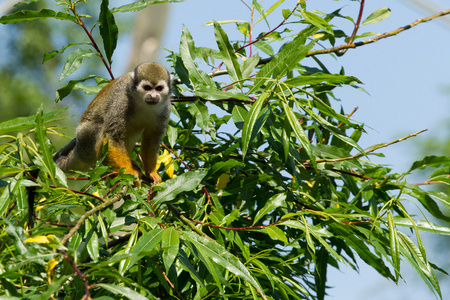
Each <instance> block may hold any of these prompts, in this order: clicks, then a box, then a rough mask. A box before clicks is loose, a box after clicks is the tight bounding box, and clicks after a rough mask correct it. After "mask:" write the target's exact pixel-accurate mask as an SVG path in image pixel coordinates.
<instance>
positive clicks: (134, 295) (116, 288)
mask: <svg viewBox="0 0 450 300" xmlns="http://www.w3.org/2000/svg"><path fill="white" fill-rule="evenodd" d="M96 286H99V287H102V288H104V289H105V290H108V291H110V292H111V293H113V294H114V295H122V296H125V297H127V298H128V299H130V300H148V299H156V298H155V297H153V296H151V295H150V296H151V298H147V297H145V296H144V295H141V294H140V293H138V292H136V291H134V290H132V289H130V288H127V287H124V286H120V285H114V284H106V283H97V284H96Z"/></svg>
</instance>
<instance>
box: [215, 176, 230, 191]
mask: <svg viewBox="0 0 450 300" xmlns="http://www.w3.org/2000/svg"><path fill="white" fill-rule="evenodd" d="M228 182H230V171H227V172H225V173H223V174H222V175H220V177H219V179H217V184H216V190H218V191H219V190H221V189H224V188H226V187H227V184H228Z"/></svg>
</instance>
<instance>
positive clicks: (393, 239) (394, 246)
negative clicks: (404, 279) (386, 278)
mask: <svg viewBox="0 0 450 300" xmlns="http://www.w3.org/2000/svg"><path fill="white" fill-rule="evenodd" d="M387 219H388V227H389V242H390V248H391V257H392V265H393V266H394V271H395V277H396V280H398V277H399V276H400V251H399V241H398V235H397V229H396V228H395V223H394V218H393V217H392V214H391V213H390V212H389V211H388V212H387Z"/></svg>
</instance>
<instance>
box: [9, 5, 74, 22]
mask: <svg viewBox="0 0 450 300" xmlns="http://www.w3.org/2000/svg"><path fill="white" fill-rule="evenodd" d="M36 19H58V20H67V21H72V22H76V21H77V19H76V18H75V17H74V16H72V15H69V14H66V13H63V12H56V11H53V10H50V9H42V10H41V11H33V10H21V11H18V12H15V13H13V14H10V15H5V16H3V17H1V18H0V24H10V23H13V24H15V23H19V22H22V21H33V20H36Z"/></svg>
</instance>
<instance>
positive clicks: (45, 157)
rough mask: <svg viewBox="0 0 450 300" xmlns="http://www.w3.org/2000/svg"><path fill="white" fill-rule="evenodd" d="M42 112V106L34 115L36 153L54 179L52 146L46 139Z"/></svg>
mask: <svg viewBox="0 0 450 300" xmlns="http://www.w3.org/2000/svg"><path fill="white" fill-rule="evenodd" d="M43 116H44V112H43V108H42V105H41V106H40V107H39V109H38V112H37V114H36V135H35V139H36V145H37V147H38V151H39V154H40V159H41V160H42V161H41V162H42V164H43V166H44V167H45V169H46V170H47V172H48V174H49V175H50V176H51V177H52V178H54V177H55V170H56V168H55V163H54V162H53V155H52V145H51V144H50V141H49V140H48V138H47V135H46V133H47V131H46V129H45V126H44V118H43Z"/></svg>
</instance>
